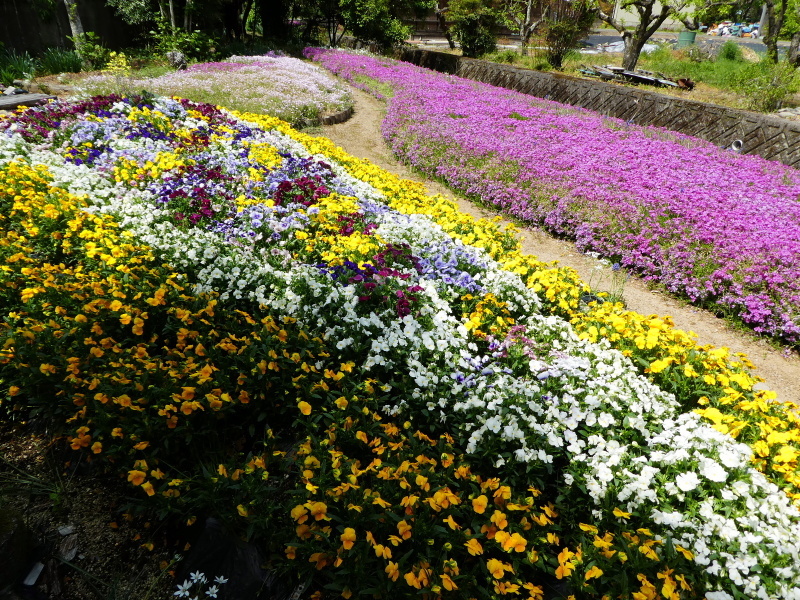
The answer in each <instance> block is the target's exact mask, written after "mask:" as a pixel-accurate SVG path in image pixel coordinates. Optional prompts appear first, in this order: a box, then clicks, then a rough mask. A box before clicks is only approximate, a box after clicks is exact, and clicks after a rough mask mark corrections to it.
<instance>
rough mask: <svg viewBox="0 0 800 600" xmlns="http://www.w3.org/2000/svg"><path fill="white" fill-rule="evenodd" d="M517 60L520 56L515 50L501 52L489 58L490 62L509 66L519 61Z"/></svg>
mask: <svg viewBox="0 0 800 600" xmlns="http://www.w3.org/2000/svg"><path fill="white" fill-rule="evenodd" d="M519 59H520V55H519V52H517V51H516V50H501V51H500V52H497V53H496V54H493V55H492V57H491V60H493V61H494V62H499V63H507V64H509V65H513V64H514V63H515V62H517V61H519Z"/></svg>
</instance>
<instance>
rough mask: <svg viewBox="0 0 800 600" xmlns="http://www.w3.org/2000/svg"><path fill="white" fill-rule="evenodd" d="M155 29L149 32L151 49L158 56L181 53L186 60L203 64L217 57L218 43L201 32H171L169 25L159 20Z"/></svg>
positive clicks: (179, 30)
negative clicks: (175, 52) (151, 43)
mask: <svg viewBox="0 0 800 600" xmlns="http://www.w3.org/2000/svg"><path fill="white" fill-rule="evenodd" d="M157 25H158V26H157V29H156V30H154V31H150V37H151V39H152V42H153V48H154V50H155V52H156V54H158V55H159V56H162V57H163V56H164V55H166V54H167V52H173V51H178V52H182V53H183V55H184V56H186V58H188V59H191V60H195V61H199V62H203V61H208V60H213V59H215V58H216V57H217V49H218V48H219V45H220V44H219V41H218V40H216V39H215V38H213V37H211V36H210V35H207V34H205V33H203V32H202V31H183V30H181V29H176V30H172V28H171V27H170V25H169V23H167V22H166V21H165V20H163V19H162V20H159V21H158V23H157Z"/></svg>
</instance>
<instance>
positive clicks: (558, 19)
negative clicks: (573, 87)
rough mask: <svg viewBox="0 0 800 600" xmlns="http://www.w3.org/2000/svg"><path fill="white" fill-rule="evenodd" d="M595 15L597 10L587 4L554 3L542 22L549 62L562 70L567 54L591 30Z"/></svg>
mask: <svg viewBox="0 0 800 600" xmlns="http://www.w3.org/2000/svg"><path fill="white" fill-rule="evenodd" d="M595 14H596V12H595V10H593V9H592V8H591V7H590V5H589V4H588V3H587V2H582V1H577V2H568V1H566V0H560V1H559V0H557V1H555V2H552V3H551V9H550V13H549V15H548V17H547V18H546V19H544V21H543V22H542V38H543V41H544V47H545V56H546V58H547V62H549V63H550V64H551V65H553V67H555V68H556V69H560V68H561V65H562V64H563V62H564V58H565V57H566V56H567V54H568V53H569V52H571V51H572V50H573V49H574V48H575V47H576V46H577V45H578V41H579V40H580V39H581V38H583V37H585V36H586V35H587V34H588V33H589V31H590V30H591V28H592V25H593V23H594V19H595Z"/></svg>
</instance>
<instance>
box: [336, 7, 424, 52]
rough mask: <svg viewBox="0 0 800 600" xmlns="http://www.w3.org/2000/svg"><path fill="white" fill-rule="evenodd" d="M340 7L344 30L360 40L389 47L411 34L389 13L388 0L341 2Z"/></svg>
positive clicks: (407, 28)
mask: <svg viewBox="0 0 800 600" xmlns="http://www.w3.org/2000/svg"><path fill="white" fill-rule="evenodd" d="M341 7H342V16H343V17H344V22H345V26H346V28H347V29H348V30H349V31H350V32H352V34H353V35H354V36H355V37H356V38H358V39H360V40H363V41H367V42H376V43H378V44H379V45H381V46H384V47H391V46H393V45H395V44H399V43H400V42H402V41H403V40H405V39H406V38H407V37H408V36H409V35H410V33H411V29H410V28H409V27H407V26H405V25H403V23H402V21H400V19H398V18H397V17H396V16H394V15H393V14H392V13H391V11H390V8H391V3H390V2H389V1H388V0H341Z"/></svg>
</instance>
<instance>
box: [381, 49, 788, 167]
mask: <svg viewBox="0 0 800 600" xmlns="http://www.w3.org/2000/svg"><path fill="white" fill-rule="evenodd" d="M395 57H396V58H398V59H399V60H403V61H406V62H410V63H414V64H416V65H419V66H422V67H426V68H429V69H433V70H435V71H440V72H444V73H451V74H454V75H458V76H460V77H465V78H468V79H472V80H475V81H481V82H484V83H488V84H491V85H496V86H499V87H504V88H507V89H511V90H516V91H518V92H522V93H524V94H529V95H531V96H537V97H539V98H546V99H548V100H555V101H556V102H563V103H564V104H570V105H572V106H579V107H582V108H587V109H589V110H593V111H596V112H598V113H600V114H603V115H606V116H609V117H617V118H620V119H624V120H626V121H629V122H632V123H636V124H637V125H654V126H657V127H664V128H666V129H670V130H672V131H678V132H680V133H685V134H688V135H692V136H695V137H699V138H702V139H705V140H708V141H709V142H712V143H713V144H716V145H718V146H722V147H728V146H730V145H731V144H732V143H733V142H734V141H735V140H741V141H742V142H743V148H742V153H744V154H758V155H759V156H762V157H764V158H767V159H769V160H776V161H780V162H782V163H784V164H786V165H789V166H792V167H795V168H800V122H798V121H788V120H786V119H781V118H778V117H773V116H769V115H763V114H760V113H755V112H751V111H746V110H737V109H733V108H725V107H723V106H717V105H714V104H707V103H705V102H697V101H694V100H686V99H683V98H677V97H674V96H666V95H664V94H658V93H656V92H651V91H647V90H642V89H638V88H636V87H632V86H624V85H619V84H614V83H605V82H602V81H598V80H590V79H581V78H578V77H571V76H569V75H562V74H559V73H543V72H541V71H532V70H529V69H521V68H519V67H514V66H511V65H501V64H496V63H490V62H487V61H483V60H476V59H469V58H462V57H460V56H455V55H452V54H446V53H442V52H433V51H429V50H420V49H416V48H408V47H404V48H401V49H399V50H398V51H397V52H396V55H395Z"/></svg>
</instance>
